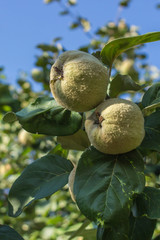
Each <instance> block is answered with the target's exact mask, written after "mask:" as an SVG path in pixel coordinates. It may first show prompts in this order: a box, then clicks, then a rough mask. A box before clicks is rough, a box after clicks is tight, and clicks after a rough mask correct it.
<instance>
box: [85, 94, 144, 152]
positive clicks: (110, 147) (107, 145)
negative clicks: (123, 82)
mask: <svg viewBox="0 0 160 240" xmlns="http://www.w3.org/2000/svg"><path fill="white" fill-rule="evenodd" d="M85 128H86V132H87V134H88V137H89V140H90V142H91V144H92V145H93V146H94V147H95V148H96V149H97V150H99V151H100V152H103V153H107V154H122V153H126V152H129V151H131V150H133V149H135V148H137V147H138V146H139V145H140V144H141V142H142V140H143V138H144V135H145V130H144V118H143V115H142V112H141V110H140V108H139V107H138V106H137V105H136V104H135V103H133V102H131V101H128V100H124V99H118V98H111V99H109V100H106V101H104V102H103V103H101V104H100V105H99V106H98V107H97V109H96V110H95V112H94V113H93V114H92V115H91V116H90V117H89V118H87V119H86V121H85Z"/></svg>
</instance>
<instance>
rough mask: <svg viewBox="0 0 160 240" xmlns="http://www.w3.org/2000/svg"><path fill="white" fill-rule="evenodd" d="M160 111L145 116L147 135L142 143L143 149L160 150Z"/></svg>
mask: <svg viewBox="0 0 160 240" xmlns="http://www.w3.org/2000/svg"><path fill="white" fill-rule="evenodd" d="M159 119H160V111H156V112H154V113H152V114H151V115H150V116H148V117H145V118H144V120H145V123H144V128H145V137H144V139H143V141H142V143H141V145H140V148H141V149H142V150H144V149H146V150H155V151H160V121H159Z"/></svg>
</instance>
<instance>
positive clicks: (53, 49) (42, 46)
mask: <svg viewBox="0 0 160 240" xmlns="http://www.w3.org/2000/svg"><path fill="white" fill-rule="evenodd" d="M37 48H40V49H41V50H43V51H50V52H54V53H55V52H58V49H57V47H55V46H53V45H48V44H39V45H37Z"/></svg>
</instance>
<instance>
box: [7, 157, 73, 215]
mask: <svg viewBox="0 0 160 240" xmlns="http://www.w3.org/2000/svg"><path fill="white" fill-rule="evenodd" d="M72 169H73V165H72V163H71V162H70V161H69V160H67V159H65V158H63V157H60V156H58V155H46V156H44V157H42V158H40V159H38V160H37V161H35V162H33V163H32V164H30V165H29V166H27V167H26V168H25V170H24V171H23V172H22V174H21V175H20V177H19V178H17V180H16V181H15V182H14V184H13V186H12V188H11V190H10V192H9V197H8V201H9V215H10V216H12V217H17V216H19V215H20V214H21V212H22V210H23V208H24V207H25V206H27V205H29V204H30V203H31V202H32V201H34V200H37V199H41V198H44V197H48V196H50V195H51V194H53V193H55V192H56V191H58V190H59V189H61V188H62V187H63V186H64V185H65V184H67V182H68V176H69V174H70V172H71V171H72Z"/></svg>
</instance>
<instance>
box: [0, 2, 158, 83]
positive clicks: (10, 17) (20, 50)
mask: <svg viewBox="0 0 160 240" xmlns="http://www.w3.org/2000/svg"><path fill="white" fill-rule="evenodd" d="M63 2H65V1H63ZM118 2H119V1H118V0H114V1H111V0H108V1H107V0H79V1H78V6H77V7H73V8H72V11H73V12H74V13H75V14H80V15H81V16H84V17H87V18H88V19H89V20H90V22H91V24H92V32H94V31H95V30H96V29H97V28H98V27H100V26H103V25H105V24H106V23H107V22H108V21H115V20H116V18H117V13H118ZM157 3H158V0H152V1H150V0H132V1H131V4H130V6H129V8H126V9H125V8H124V9H123V10H122V11H121V13H120V17H121V18H123V19H125V20H126V22H127V23H128V24H130V25H137V26H139V32H140V33H141V34H144V33H147V32H154V31H160V10H157V9H156V7H155V6H156V4H157ZM0 9H1V14H0V66H4V67H5V74H6V75H7V82H8V83H12V84H15V82H16V79H17V77H18V75H19V73H20V72H21V71H25V72H27V73H28V74H30V71H31V69H32V68H33V67H34V62H35V55H38V54H39V50H37V49H36V45H37V44H40V43H51V42H52V40H53V38H55V37H58V36H61V37H63V40H62V44H63V45H64V46H65V47H66V48H67V49H68V50H71V49H77V48H78V47H79V46H82V45H83V44H87V43H88V38H87V36H86V35H85V34H84V33H83V32H82V31H81V30H74V31H70V30H69V28H68V27H69V25H70V23H71V22H72V19H71V18H70V16H64V17H62V16H60V15H59V12H60V11H61V10H62V9H61V7H60V6H59V4H58V3H52V4H48V5H46V4H44V3H43V0H0ZM145 51H146V52H147V53H148V62H149V64H152V65H156V66H157V67H158V68H160V61H159V55H160V42H155V43H149V44H146V46H145Z"/></svg>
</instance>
